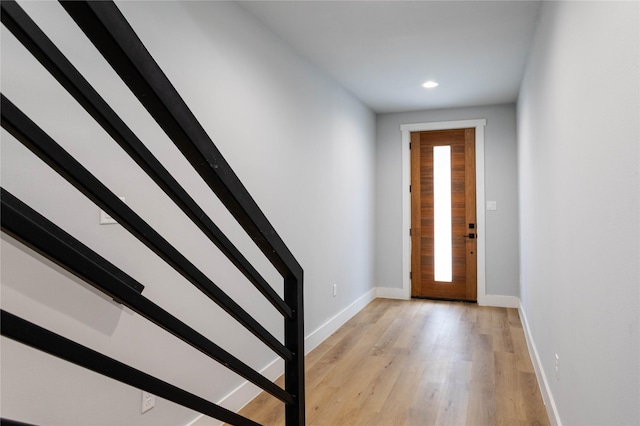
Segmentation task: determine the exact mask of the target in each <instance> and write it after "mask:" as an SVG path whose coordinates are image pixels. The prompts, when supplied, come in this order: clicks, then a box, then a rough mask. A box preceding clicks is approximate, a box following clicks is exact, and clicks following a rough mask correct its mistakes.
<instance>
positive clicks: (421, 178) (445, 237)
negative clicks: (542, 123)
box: [411, 129, 477, 301]
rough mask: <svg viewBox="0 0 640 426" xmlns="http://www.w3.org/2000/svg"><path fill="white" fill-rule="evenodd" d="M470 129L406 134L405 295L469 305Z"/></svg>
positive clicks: (472, 237)
mask: <svg viewBox="0 0 640 426" xmlns="http://www.w3.org/2000/svg"><path fill="white" fill-rule="evenodd" d="M475 182H476V172H475V129H456V130H435V131H425V132H412V133H411V296H412V297H428V298H436V299H451V300H467V301H475V300H476V294H477V283H476V254H477V251H476V242H477V239H476V237H477V234H476V184H475Z"/></svg>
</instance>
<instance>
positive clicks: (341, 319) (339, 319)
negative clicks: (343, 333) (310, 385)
mask: <svg viewBox="0 0 640 426" xmlns="http://www.w3.org/2000/svg"><path fill="white" fill-rule="evenodd" d="M376 297H377V292H376V289H375V288H372V289H371V290H369V291H368V292H366V293H365V294H364V295H362V296H360V297H359V298H358V299H356V301H355V302H353V303H351V304H350V305H349V306H347V307H346V308H344V309H343V310H342V311H340V312H338V313H337V314H336V315H334V316H333V317H332V318H330V319H329V320H328V321H327V322H325V323H324V324H322V325H321V326H320V327H318V328H316V329H315V330H314V331H312V332H311V333H309V334H308V335H307V337H305V339H304V348H305V349H304V350H305V355H306V354H308V353H309V352H311V351H312V350H314V349H315V348H316V347H317V346H318V345H319V344H320V343H322V342H324V340H325V339H326V338H327V337H329V336H331V335H332V334H333V333H334V332H335V331H336V330H338V329H339V328H340V327H342V325H343V324H344V323H345V322H347V321H349V320H350V319H351V317H353V316H354V315H355V314H357V313H358V312H360V311H361V310H362V308H364V307H365V306H367V305H368V304H369V303H371V301H372V300H373V299H375V298H376Z"/></svg>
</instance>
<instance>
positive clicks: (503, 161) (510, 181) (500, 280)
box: [375, 104, 519, 296]
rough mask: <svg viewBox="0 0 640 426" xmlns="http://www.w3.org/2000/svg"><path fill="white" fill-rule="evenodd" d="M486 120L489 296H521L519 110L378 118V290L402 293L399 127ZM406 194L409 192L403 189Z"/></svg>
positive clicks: (459, 110)
mask: <svg viewBox="0 0 640 426" xmlns="http://www.w3.org/2000/svg"><path fill="white" fill-rule="evenodd" d="M472 119H486V120H487V125H486V127H485V196H486V199H487V200H493V201H497V205H498V209H497V210H496V211H488V212H486V234H485V236H486V292H487V294H491V295H504V296H518V274H519V272H518V220H517V218H518V195H517V171H516V162H517V159H516V112H515V105H513V104H510V105H495V106H484V107H469V108H454V109H443V110H428V111H415V112H406V113H393V114H379V115H378V116H377V124H376V127H377V136H376V137H377V139H376V140H377V142H376V150H377V156H376V245H375V247H376V254H375V259H376V261H375V277H376V286H378V287H390V288H402V235H403V234H402V233H403V232H404V231H406V230H403V229H402V190H403V188H402V157H401V154H402V144H401V132H400V125H401V124H408V123H427V122H437V121H454V120H472ZM405 190H407V191H408V188H405Z"/></svg>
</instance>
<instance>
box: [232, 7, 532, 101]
mask: <svg viewBox="0 0 640 426" xmlns="http://www.w3.org/2000/svg"><path fill="white" fill-rule="evenodd" d="M239 3H240V5H241V6H242V7H243V8H244V9H245V10H246V11H248V12H249V13H251V14H252V15H253V16H255V17H256V18H257V19H258V20H259V21H261V22H262V23H263V24H264V25H266V26H267V27H268V28H270V29H271V30H272V31H273V32H275V33H276V34H278V35H279V36H280V37H281V38H282V39H284V40H285V42H287V43H288V44H290V45H291V46H292V47H293V48H294V49H295V50H297V51H298V52H299V53H300V54H302V55H303V56H305V57H307V58H308V59H309V60H310V61H311V62H313V63H315V64H316V65H317V66H318V67H319V68H321V69H323V70H324V71H325V72H326V73H328V74H329V75H331V76H332V77H333V78H334V79H336V80H337V81H338V82H340V83H341V84H342V85H343V86H344V87H345V88H346V89H347V90H349V91H350V92H351V93H353V94H354V95H355V96H356V97H358V98H359V99H360V100H362V102H364V103H365V104H366V105H368V106H369V107H370V108H372V109H373V110H374V111H375V112H380V113H381V112H398V111H411V110H421V109H433V108H448V107H459V106H474V105H491V104H499V103H507V102H513V101H515V100H516V97H517V94H518V88H519V85H520V81H521V79H522V74H523V70H524V66H525V62H526V59H527V54H528V51H529V45H530V43H531V39H532V37H533V33H534V30H535V25H536V21H537V17H538V13H539V9H540V5H541V2H539V1H483V0H476V1H451V0H449V1H424V0H423V1H391V0H389V1H242V2H239ZM426 80H436V81H438V82H439V83H440V86H439V87H437V88H436V89H431V90H426V89H424V88H422V87H421V85H422V83H423V82H425V81H426Z"/></svg>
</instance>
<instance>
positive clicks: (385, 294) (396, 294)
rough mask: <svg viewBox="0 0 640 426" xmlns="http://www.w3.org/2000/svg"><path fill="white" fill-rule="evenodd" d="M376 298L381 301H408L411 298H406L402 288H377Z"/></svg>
mask: <svg viewBox="0 0 640 426" xmlns="http://www.w3.org/2000/svg"><path fill="white" fill-rule="evenodd" d="M376 297H380V298H382V299H403V300H408V299H410V298H411V297H409V296H407V294H406V292H405V290H404V289H403V288H389V287H377V288H376Z"/></svg>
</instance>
